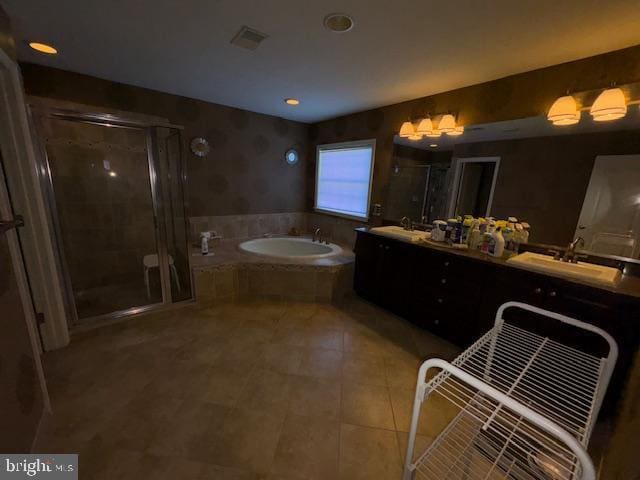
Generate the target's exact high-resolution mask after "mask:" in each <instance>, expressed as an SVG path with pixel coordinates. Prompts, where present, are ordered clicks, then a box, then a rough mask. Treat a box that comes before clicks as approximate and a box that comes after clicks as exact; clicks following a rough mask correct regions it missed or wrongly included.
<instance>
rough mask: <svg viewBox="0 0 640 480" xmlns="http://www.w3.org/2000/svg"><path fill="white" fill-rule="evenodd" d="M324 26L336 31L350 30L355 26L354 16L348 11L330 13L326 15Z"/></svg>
mask: <svg viewBox="0 0 640 480" xmlns="http://www.w3.org/2000/svg"><path fill="white" fill-rule="evenodd" d="M323 23H324V28H326V29H327V30H330V31H332V32H336V33H344V32H348V31H349V30H351V29H352V28H353V18H351V16H349V15H347V14H346V13H330V14H329V15H327V16H326V17H324V22H323Z"/></svg>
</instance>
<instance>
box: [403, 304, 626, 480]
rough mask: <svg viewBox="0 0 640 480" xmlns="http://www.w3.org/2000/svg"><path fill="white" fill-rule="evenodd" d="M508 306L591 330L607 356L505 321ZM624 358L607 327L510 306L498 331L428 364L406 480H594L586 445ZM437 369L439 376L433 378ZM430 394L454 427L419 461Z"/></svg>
mask: <svg viewBox="0 0 640 480" xmlns="http://www.w3.org/2000/svg"><path fill="white" fill-rule="evenodd" d="M509 308H516V309H522V310H527V311H529V312H533V313H535V314H538V315H542V316H545V317H548V318H552V319H554V320H557V321H559V322H562V323H566V324H569V325H573V326H574V327H576V328H580V329H583V330H588V331H590V332H592V333H593V334H596V335H599V336H601V337H602V338H603V339H604V340H605V341H606V342H607V343H608V345H609V353H608V355H607V356H606V357H604V358H597V357H595V356H593V355H590V354H588V353H585V352H582V351H580V350H577V349H574V348H571V347H568V346H565V345H563V344H561V343H559V342H557V341H555V340H553V339H551V338H549V337H543V336H541V335H538V334H536V333H533V332H531V331H528V330H525V329H523V328H520V327H518V326H516V325H513V324H511V323H507V322H506V321H505V319H504V316H503V315H504V312H505V310H507V309H509ZM617 355H618V347H617V345H616V342H615V340H613V338H612V337H611V336H610V335H609V334H608V333H607V332H605V331H603V330H602V329H599V328H597V327H595V326H593V325H591V324H588V323H585V322H582V321H579V320H576V319H573V318H570V317H567V316H564V315H560V314H558V313H555V312H550V311H547V310H543V309H541V308H538V307H534V306H531V305H527V304H524V303H519V302H508V303H505V304H504V305H502V306H501V307H500V308H499V309H498V312H497V314H496V320H495V325H494V327H493V328H492V329H491V330H490V331H488V332H487V333H486V334H485V335H484V336H482V337H481V338H480V339H479V340H478V341H476V342H475V343H474V344H473V345H472V346H471V347H469V348H468V349H467V350H465V351H464V352H463V353H462V354H461V355H459V356H458V357H457V358H456V359H455V360H454V361H453V362H451V363H449V362H445V361H444V360H440V359H430V360H427V361H426V362H424V363H423V364H422V366H421V367H420V372H419V375H418V382H417V388H416V396H415V400H414V406H413V415H412V419H411V428H410V433H409V442H408V448H407V455H406V459H405V469H404V480H411V479H414V478H415V479H427V480H428V479H436V480H449V479H451V480H458V479H460V480H463V479H464V480H494V479H495V480H497V479H516V480H574V479H580V480H594V479H595V470H594V467H593V463H592V462H591V459H590V457H589V455H588V453H587V451H586V447H587V444H588V441H589V437H590V435H591V431H592V429H593V425H594V422H595V419H596V417H597V414H598V411H599V409H600V406H601V404H602V400H603V397H604V394H605V391H606V388H607V385H608V383H609V379H610V378H611V373H612V371H613V368H614V366H615V362H616V359H617ZM431 369H436V370H437V371H438V373H437V374H436V375H435V376H433V377H432V378H431V379H430V380H428V378H429V377H428V376H427V373H428V371H429V370H431ZM432 396H437V397H440V398H439V400H441V401H445V402H447V404H448V408H446V409H445V410H446V411H447V412H448V415H449V417H450V418H449V419H448V420H449V422H448V423H447V425H446V427H445V428H444V429H443V430H442V431H441V432H440V433H439V434H438V436H437V437H436V438H435V439H434V440H433V442H431V444H430V445H429V447H428V448H426V450H424V451H423V452H417V453H418V454H416V452H415V451H414V450H415V442H416V434H417V429H418V425H419V422H420V415H421V410H422V407H423V403H424V402H425V401H427V400H428V399H429V398H430V397H432ZM449 407H450V408H449ZM426 421H428V416H427V419H426Z"/></svg>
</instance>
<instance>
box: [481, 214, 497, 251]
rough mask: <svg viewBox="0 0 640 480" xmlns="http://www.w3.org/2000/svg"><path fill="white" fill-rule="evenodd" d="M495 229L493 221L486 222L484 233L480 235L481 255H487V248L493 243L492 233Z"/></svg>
mask: <svg viewBox="0 0 640 480" xmlns="http://www.w3.org/2000/svg"><path fill="white" fill-rule="evenodd" d="M495 229H496V224H495V222H494V221H493V220H490V221H488V222H487V225H486V228H485V231H484V233H483V234H482V244H481V246H480V251H481V252H482V253H487V254H488V253H489V248H490V246H491V243H492V241H493V237H492V235H493V232H494V231H495Z"/></svg>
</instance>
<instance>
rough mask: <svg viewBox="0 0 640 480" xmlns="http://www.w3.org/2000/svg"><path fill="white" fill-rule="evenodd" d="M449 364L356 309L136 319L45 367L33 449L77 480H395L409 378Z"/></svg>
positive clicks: (412, 332)
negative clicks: (67, 463)
mask: <svg viewBox="0 0 640 480" xmlns="http://www.w3.org/2000/svg"><path fill="white" fill-rule="evenodd" d="M457 353H458V350H457V348H455V347H453V346H452V345H450V344H448V343H446V342H445V341H443V340H441V339H439V338H437V337H434V336H432V335H430V334H429V333H427V332H425V331H422V330H419V329H416V328H414V327H413V326H412V325H411V324H410V323H408V322H406V321H404V320H402V319H400V318H398V317H395V316H393V315H391V314H389V313H386V312H384V311H382V310H380V309H378V308H376V307H373V306H372V305H370V304H367V303H365V302H362V301H359V300H349V301H348V302H346V303H344V304H343V305H341V306H340V307H336V306H331V305H320V304H295V303H241V304H227V305H221V306H217V307H213V308H201V307H198V306H188V307H184V308H181V309H178V310H174V311H172V312H169V313H162V314H153V315H147V316H144V317H140V318H137V319H131V320H128V321H126V322H123V323H120V324H118V325H113V326H108V327H104V328H101V329H96V330H93V331H91V332H87V333H83V334H81V335H78V336H76V337H75V338H74V341H73V343H72V345H71V346H70V347H68V348H66V349H63V350H59V351H56V352H51V353H48V354H46V355H45V359H44V362H45V369H46V374H47V379H48V385H49V388H50V393H51V398H52V402H53V408H54V411H55V414H54V416H53V417H51V418H50V419H49V421H48V422H46V424H45V427H44V428H43V430H42V434H41V436H40V438H39V441H38V444H37V450H38V451H40V452H43V453H44V452H77V453H79V454H80V478H81V479H83V480H85V479H95V480H98V479H99V480H103V479H105V480H106V479H108V480H117V479H125V478H126V479H128V478H132V479H146V478H149V479H151V478H153V479H196V480H204V479H234V480H240V479H269V480H276V479H279V480H302V479H308V480H315V479H375V480H385V479H393V480H398V479H400V478H401V471H402V460H401V459H402V458H403V456H404V450H405V448H406V441H407V440H406V439H407V433H406V432H407V430H408V425H409V417H410V414H411V406H412V401H413V389H414V387H415V381H416V375H417V369H418V366H419V365H420V363H421V360H422V359H424V358H426V357H430V356H439V357H442V358H447V359H450V358H453V357H455V355H456V354H457ZM434 410H437V408H436V409H434ZM440 423H442V422H440ZM438 428H440V427H439V425H438V422H437V421H435V422H425V423H423V424H422V425H421V428H420V433H421V435H420V436H419V439H418V441H419V442H420V445H427V444H428V442H429V441H430V440H431V439H432V438H433V436H434V435H435V434H436V433H437V429H438Z"/></svg>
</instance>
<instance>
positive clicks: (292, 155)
mask: <svg viewBox="0 0 640 480" xmlns="http://www.w3.org/2000/svg"><path fill="white" fill-rule="evenodd" d="M284 159H285V160H286V161H287V163H288V164H289V165H295V164H296V163H298V151H297V150H295V149H293V148H290V149H289V150H287V152H286V153H285V154H284Z"/></svg>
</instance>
